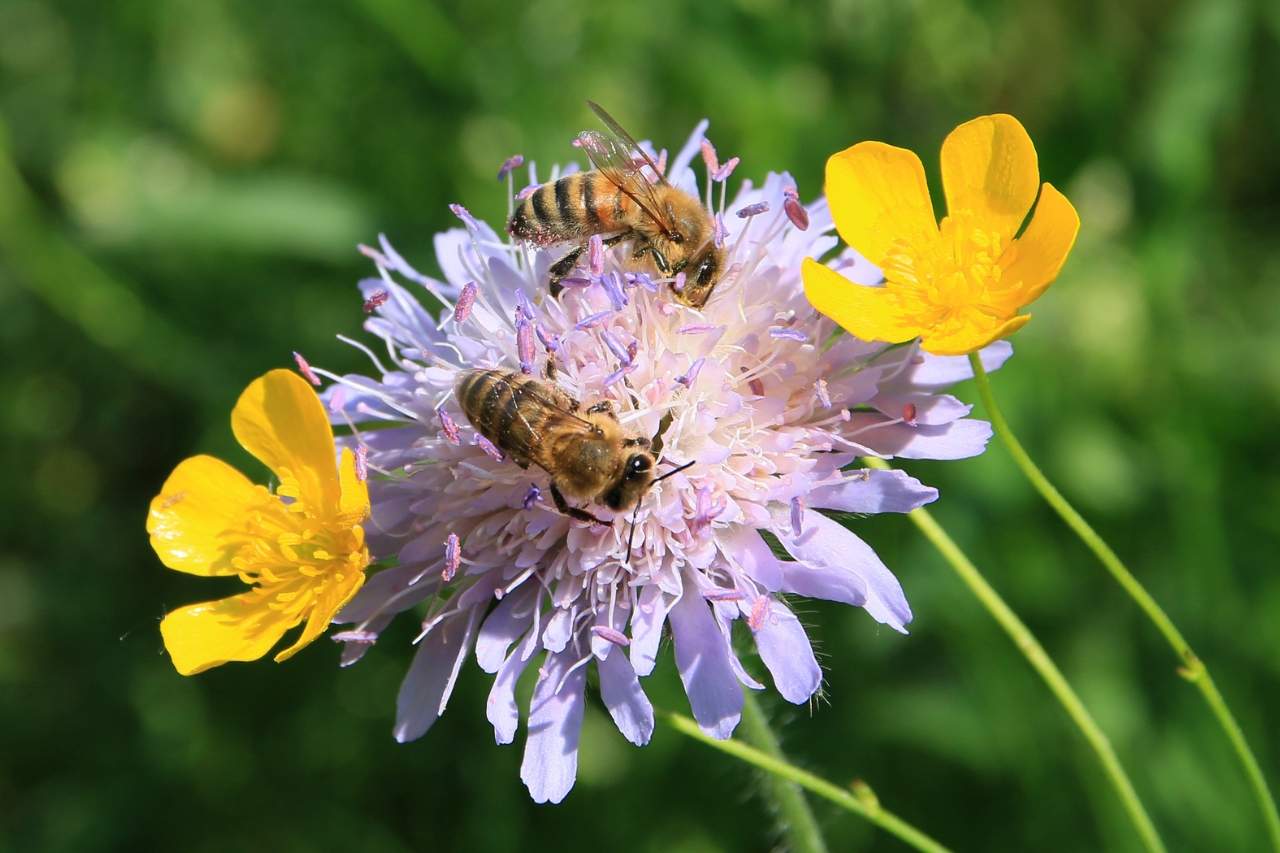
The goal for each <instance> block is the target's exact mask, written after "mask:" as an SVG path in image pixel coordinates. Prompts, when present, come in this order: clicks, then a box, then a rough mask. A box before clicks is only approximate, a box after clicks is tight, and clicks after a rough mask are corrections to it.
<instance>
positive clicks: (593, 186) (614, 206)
mask: <svg viewBox="0 0 1280 853" xmlns="http://www.w3.org/2000/svg"><path fill="white" fill-rule="evenodd" d="M633 205H634V202H632V201H631V199H630V198H629V197H628V196H627V195H626V194H625V193H623V192H622V191H621V190H619V189H618V188H617V187H616V186H614V184H613V183H612V182H611V181H609V179H607V178H606V177H605V176H604V175H602V174H600V173H599V172H597V171H594V170H593V171H590V172H578V173H577V174H573V175H566V176H565V177H563V178H561V179H560V180H558V181H555V182H553V183H550V184H543V185H542V186H541V187H539V188H538V189H537V191H536V192H534V194H533V195H531V196H529V197H528V198H526V199H525V200H524V201H522V202H521V203H520V206H519V207H517V208H516V212H515V213H514V214H512V216H511V222H510V223H508V224H507V230H508V231H509V232H511V235H512V236H513V237H515V238H516V239H518V240H528V241H529V242H531V243H538V244H542V245H548V244H552V243H567V242H570V241H582V240H585V239H586V238H587V237H590V236H591V235H592V234H607V233H609V232H611V231H622V230H624V229H626V228H629V227H630V225H629V223H628V221H627V220H628V218H629V215H630V213H631V208H632V207H633Z"/></svg>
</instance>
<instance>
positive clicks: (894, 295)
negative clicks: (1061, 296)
mask: <svg viewBox="0 0 1280 853" xmlns="http://www.w3.org/2000/svg"><path fill="white" fill-rule="evenodd" d="M942 184H943V189H944V191H945V193H946V197H947V216H945V217H943V220H942V222H941V224H939V223H938V222H937V221H936V220H935V219H934V213H933V203H932V201H931V200H930V198H929V189H928V187H927V186H926V185H925V178H924V167H923V166H922V165H921V164H920V158H918V157H916V155H915V154H913V153H912V152H910V151H907V150H906V149H903V148H895V147H893V146H892V145H886V144H884V143H883V142H860V143H858V144H857V145H854V146H853V147H852V148H848V149H846V150H844V151H841V152H840V153H839V154H835V155H833V156H832V157H831V159H830V160H828V161H827V188H826V189H827V197H828V199H829V200H830V204H831V214H832V216H833V217H834V218H835V224H836V229H837V230H838V231H839V232H840V236H841V237H842V238H844V241H845V243H847V244H848V245H849V246H851V247H852V248H854V249H856V250H857V251H858V252H860V253H861V254H862V255H863V256H864V257H866V258H867V259H868V260H870V261H871V262H872V263H873V264H874V265H876V266H877V267H879V269H880V271H881V273H882V274H883V276H884V281H883V285H882V286H872V287H868V286H863V285H860V284H855V283H854V282H852V281H849V280H848V279H846V278H845V277H843V276H841V275H839V274H838V273H836V272H834V271H832V270H831V269H829V268H827V267H825V266H823V265H821V264H818V263H815V262H813V261H809V262H806V263H805V265H804V284H805V292H806V293H807V294H808V296H809V300H810V301H811V302H812V303H813V305H814V307H816V308H817V309H818V310H819V311H821V312H822V313H823V314H826V315H827V316H828V317H830V318H832V319H833V320H835V321H836V322H837V323H839V324H840V325H841V326H843V327H844V328H845V329H846V330H847V331H848V332H849V333H851V334H853V335H856V336H858V337H860V338H862V339H864V340H877V341H889V342H893V343H898V342H902V341H909V340H912V339H913V338H917V337H919V338H920V339H921V346H922V347H923V348H924V349H925V350H926V351H928V352H931V353H936V354H938V355H960V354H964V353H970V352H974V351H976V350H978V349H981V348H982V347H984V346H986V345H987V344H989V343H991V342H992V341H994V340H998V339H1000V338H1004V337H1007V336H1009V335H1011V334H1013V333H1014V332H1015V331H1017V330H1018V329H1020V328H1022V326H1023V325H1025V324H1026V322H1027V321H1028V320H1030V319H1031V315H1030V314H1021V315H1020V314H1018V309H1020V308H1022V307H1023V306H1025V305H1029V304H1030V303H1031V302H1033V301H1034V300H1035V299H1036V298H1037V297H1039V296H1040V294H1041V293H1043V292H1044V291H1045V289H1046V288H1048V286H1049V285H1050V284H1051V283H1052V282H1053V280H1054V278H1056V277H1057V275H1058V270H1059V269H1061V268H1062V264H1063V262H1064V261H1065V260H1066V258H1067V254H1068V253H1069V252H1070V251H1071V246H1072V245H1073V244H1074V243H1075V239H1076V232H1077V231H1078V230H1079V228H1080V218H1079V217H1078V216H1077V215H1076V211H1075V208H1073V207H1072V206H1071V202H1069V201H1067V199H1066V196H1064V195H1062V193H1060V192H1058V191H1057V190H1056V189H1054V188H1053V186H1052V185H1051V184H1047V183H1046V184H1044V185H1041V184H1040V173H1039V169H1038V167H1037V165H1036V150H1035V147H1034V146H1032V144H1031V138H1030V137H1029V136H1028V135H1027V132H1026V130H1024V129H1023V127H1022V125H1021V124H1019V123H1018V120H1017V119H1015V118H1014V117H1013V116H1008V115H991V116H982V117H980V118H976V119H974V120H972V121H969V122H966V123H965V124H962V125H960V126H959V127H957V128H956V129H955V130H953V131H952V132H951V134H950V135H949V136H948V137H947V139H946V141H945V142H943V144H942ZM1037 191H1038V192H1039V203H1037V204H1036V209H1035V214H1034V215H1033V216H1032V217H1031V222H1030V223H1029V224H1028V225H1027V227H1026V230H1025V231H1024V232H1023V233H1022V235H1021V236H1016V235H1018V230H1019V228H1021V227H1022V222H1023V220H1024V219H1025V218H1026V216H1027V212H1028V211H1029V210H1030V209H1031V205H1032V203H1033V202H1035V201H1036V194H1037ZM875 283H876V282H868V284H875Z"/></svg>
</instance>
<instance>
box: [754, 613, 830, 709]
mask: <svg viewBox="0 0 1280 853" xmlns="http://www.w3.org/2000/svg"><path fill="white" fill-rule="evenodd" d="M760 600H763V601H766V604H767V607H768V610H767V611H766V612H765V613H764V614H763V618H761V619H759V620H755V621H756V622H757V624H759V628H754V630H755V638H756V650H757V651H758V652H759V653H760V660H762V661H764V665H765V666H766V667H768V669H769V674H770V675H772V676H773V684H774V686H775V687H777V688H778V692H779V693H781V694H782V698H784V699H786V700H787V701H788V702H792V703H794V704H797V705H799V704H801V703H802V702H807V701H809V697H810V696H812V695H813V694H814V693H815V692H817V690H818V687H819V686H820V685H821V684H822V669H821V668H820V667H819V666H818V660H817V658H815V657H814V656H813V647H812V646H811V645H810V644H809V636H808V635H807V634H806V633H805V631H804V626H803V625H801V624H800V620H799V619H797V618H796V617H795V614H794V613H792V612H791V611H790V610H789V609H788V608H787V606H786V605H785V604H783V603H782V602H780V601H775V600H773V599H772V597H768V598H764V599H760Z"/></svg>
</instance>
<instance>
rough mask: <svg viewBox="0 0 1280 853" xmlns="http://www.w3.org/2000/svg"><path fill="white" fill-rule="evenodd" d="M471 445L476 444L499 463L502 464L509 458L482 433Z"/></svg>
mask: <svg viewBox="0 0 1280 853" xmlns="http://www.w3.org/2000/svg"><path fill="white" fill-rule="evenodd" d="M471 443H472V444H474V445H475V446H476V447H479V448H480V449H481V450H483V451H484V452H485V453H487V454H489V457H490V458H491V459H493V460H495V461H497V462H502V461H504V460H505V459H506V458H507V457H506V456H504V455H503V453H502V451H501V450H499V449H498V448H497V446H496V445H494V443H493V442H492V441H490V440H489V439H487V438H485V437H484V436H483V435H481V434H480V433H476V437H475V438H473V439H472V440H471Z"/></svg>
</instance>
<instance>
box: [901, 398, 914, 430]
mask: <svg viewBox="0 0 1280 853" xmlns="http://www.w3.org/2000/svg"><path fill="white" fill-rule="evenodd" d="M902 420H903V422H905V423H906V424H907V425H908V426H915V425H916V404H915V403H907V404H905V405H903V407H902Z"/></svg>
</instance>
